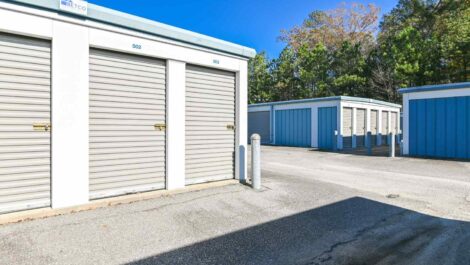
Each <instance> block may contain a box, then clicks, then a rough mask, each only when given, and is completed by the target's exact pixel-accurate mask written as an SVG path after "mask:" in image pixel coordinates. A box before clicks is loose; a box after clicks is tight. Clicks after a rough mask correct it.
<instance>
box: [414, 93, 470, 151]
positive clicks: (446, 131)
mask: <svg viewBox="0 0 470 265" xmlns="http://www.w3.org/2000/svg"><path fill="white" fill-rule="evenodd" d="M409 132H410V135H409V147H410V149H409V150H410V155H412V156H425V157H439V158H458V159H470V97H453V98H437V99H420V100H410V104H409Z"/></svg>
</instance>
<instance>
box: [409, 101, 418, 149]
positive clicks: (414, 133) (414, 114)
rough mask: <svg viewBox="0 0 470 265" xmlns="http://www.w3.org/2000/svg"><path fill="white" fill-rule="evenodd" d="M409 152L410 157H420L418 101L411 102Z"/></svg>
mask: <svg viewBox="0 0 470 265" xmlns="http://www.w3.org/2000/svg"><path fill="white" fill-rule="evenodd" d="M409 108H410V112H409V123H410V124H409V125H410V126H409V128H410V134H409V149H410V150H409V152H410V155H412V156H415V155H418V148H417V143H418V141H417V139H418V130H417V128H418V126H417V124H418V102H417V101H416V100H411V101H410V103H409Z"/></svg>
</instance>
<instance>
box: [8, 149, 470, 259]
mask: <svg viewBox="0 0 470 265" xmlns="http://www.w3.org/2000/svg"><path fill="white" fill-rule="evenodd" d="M262 161H263V182H262V183H263V190H262V191H259V192H257V191H253V190H252V189H250V188H249V187H247V186H244V185H238V184H236V185H229V186H224V187H217V188H212V189H207V190H202V191H196V192H188V193H184V194H178V195H172V196H166V197H163V198H157V199H151V200H147V201H141V202H136V203H131V204H123V205H118V206H111V207H108V208H103V209H98V210H93V211H86V212H79V213H74V214H69V215H64V216H58V217H53V218H47V219H41V220H35V221H28V222H23V223H18V224H10V225H5V226H0V264H136V265H141V264H296V265H307V264H350V265H352V264H358V265H359V264H431V265H432V264H439V265H441V264H470V251H469V249H470V243H469V242H470V202H469V200H468V198H469V195H470V166H469V163H465V162H454V161H439V160H421V159H411V158H396V159H388V158H383V157H372V158H369V157H365V156H354V155H344V154H333V153H324V152H313V151H310V150H308V149H298V148H287V147H263V148H262ZM390 194H397V195H399V197H397V198H387V195H390Z"/></svg>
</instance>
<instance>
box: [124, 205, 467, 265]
mask: <svg viewBox="0 0 470 265" xmlns="http://www.w3.org/2000/svg"><path fill="white" fill-rule="evenodd" d="M469 240H470V224H469V223H468V222H462V221H454V220H448V219H443V218H438V217H433V216H429V215H425V214H421V213H417V212H414V211H410V210H407V209H404V208H400V207H396V206H392V205H388V204H384V203H380V202H377V201H372V200H369V199H364V198H360V197H355V198H351V199H348V200H344V201H340V202H337V203H334V204H330V205H326V206H323V207H320V208H316V209H311V210H308V211H305V212H301V213H298V214H295V215H291V216H287V217H284V218H281V219H277V220H274V221H271V222H267V223H263V224H259V225H256V226H253V227H249V228H247V229H244V230H240V231H236V232H233V233H229V234H225V235H222V236H220V237H216V238H213V239H210V240H206V241H202V242H199V243H196V244H193V245H190V246H186V247H182V248H179V249H176V250H173V251H170V252H166V253H162V254H158V255H155V256H152V257H148V258H145V259H142V260H138V261H135V262H132V263H128V264H130V265H143V264H257V265H262V264H283V265H285V264H350V265H353V264H357V265H364V264H377V263H380V264H440V265H444V264H470V250H469V249H470V243H469Z"/></svg>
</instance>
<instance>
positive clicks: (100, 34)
mask: <svg viewBox="0 0 470 265" xmlns="http://www.w3.org/2000/svg"><path fill="white" fill-rule="evenodd" d="M0 17H1V23H0V116H1V117H0V155H1V160H0V214H1V213H6V212H13V211H21V210H28V209H33V208H44V207H46V208H47V207H52V208H62V207H71V206H76V205H83V204H86V203H88V202H89V201H91V200H95V199H101V198H106V197H111V196H119V195H125V194H129V193H136V192H144V191H153V190H159V189H169V190H171V189H180V188H183V187H185V186H186V185H191V184H197V183H203V182H210V181H218V180H224V179H234V178H244V176H245V175H246V173H245V172H246V167H245V163H244V162H243V161H244V160H245V158H244V157H245V153H246V150H247V149H246V145H247V135H246V132H247V128H246V124H247V107H248V106H247V103H246V102H247V79H248V78H247V69H248V68H247V63H248V60H249V59H250V58H252V57H253V56H254V55H255V51H254V50H253V49H250V48H247V47H244V46H240V45H237V44H233V43H229V42H226V41H222V40H218V39H215V38H212V37H208V36H204V35H201V34H197V33H194V32H190V31H187V30H183V29H178V28H175V27H172V26H168V25H164V24H161V23H158V22H154V21H151V20H147V19H143V18H139V17H136V16H132V15H129V14H125V13H121V12H118V11H114V10H110V9H107V8H103V7H100V6H96V5H93V4H89V3H87V2H85V1H80V0H67V1H64V0H41V1H39V0H8V1H3V0H0Z"/></svg>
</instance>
